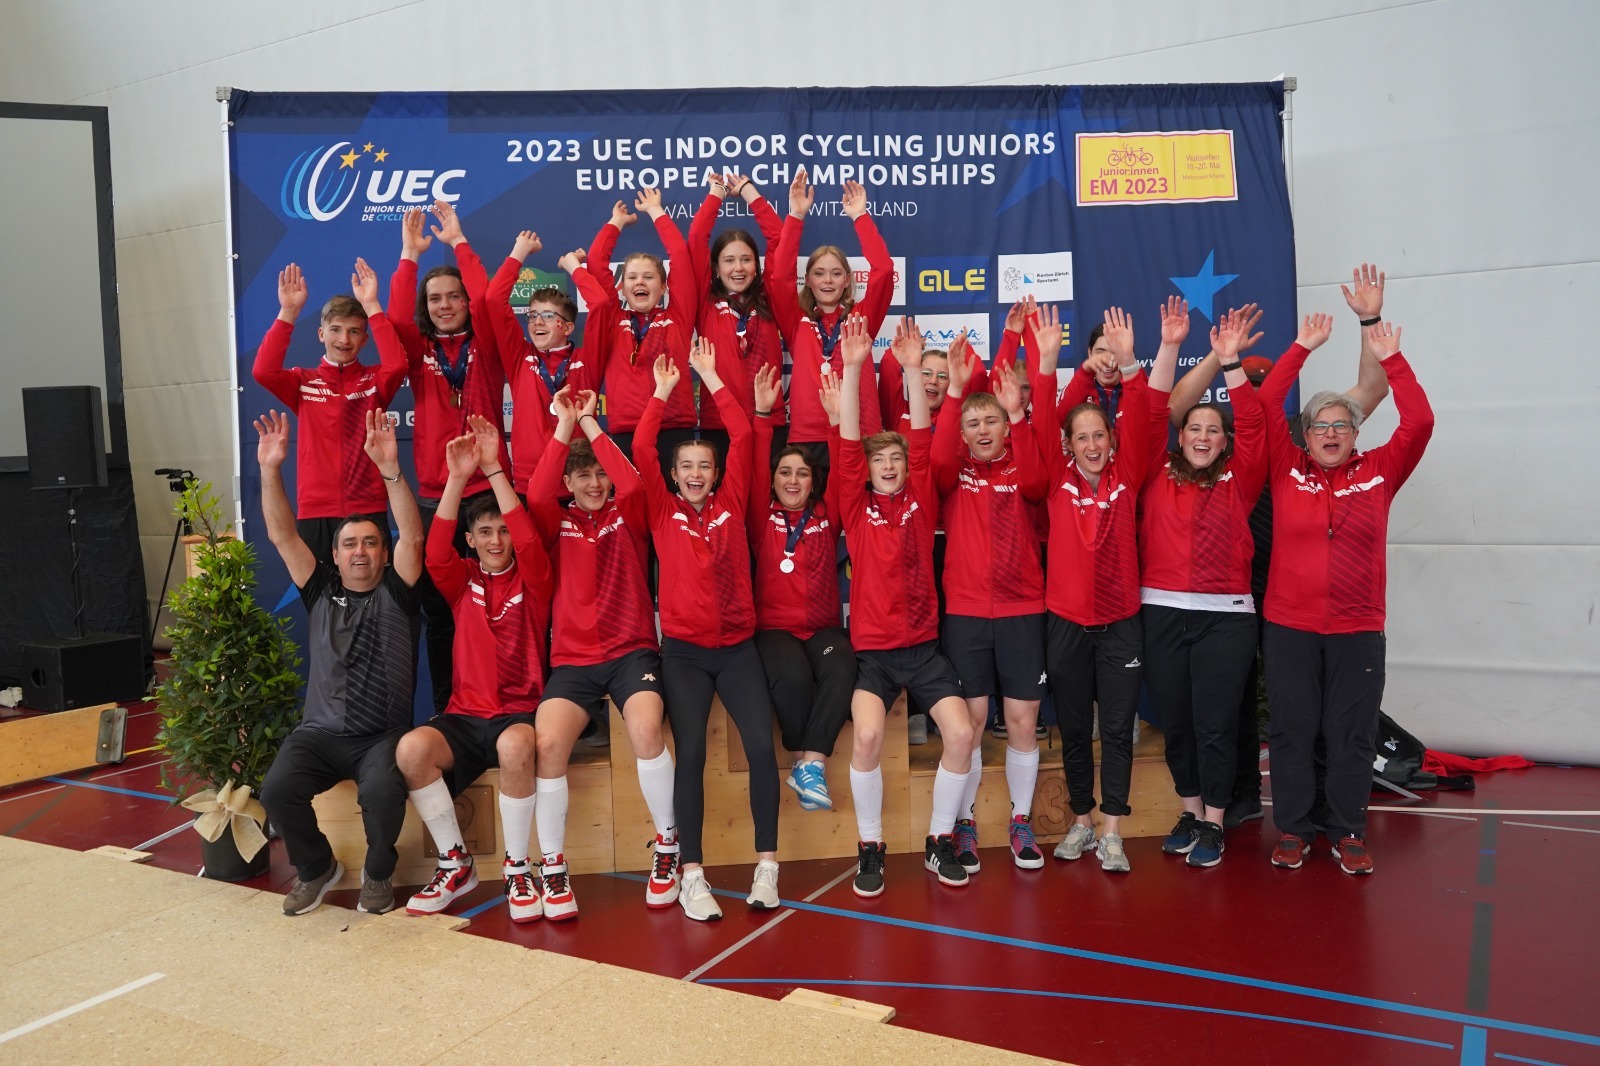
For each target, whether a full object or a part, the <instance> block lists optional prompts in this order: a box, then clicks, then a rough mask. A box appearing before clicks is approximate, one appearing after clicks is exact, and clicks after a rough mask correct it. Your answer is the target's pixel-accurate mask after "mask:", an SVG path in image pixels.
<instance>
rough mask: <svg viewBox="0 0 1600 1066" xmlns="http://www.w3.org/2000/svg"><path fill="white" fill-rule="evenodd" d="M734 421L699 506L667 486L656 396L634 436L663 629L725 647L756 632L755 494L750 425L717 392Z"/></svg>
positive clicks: (691, 640)
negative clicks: (751, 529)
mask: <svg viewBox="0 0 1600 1066" xmlns="http://www.w3.org/2000/svg"><path fill="white" fill-rule="evenodd" d="M711 398H712V401H713V402H714V403H716V405H717V406H718V407H719V408H721V409H722V417H723V420H724V422H725V423H726V424H727V427H728V438H729V439H728V469H727V471H726V472H725V473H724V474H723V475H722V484H721V486H720V487H718V489H717V490H716V491H715V492H713V493H712V494H711V497H710V498H709V499H708V500H706V503H705V506H704V507H703V508H701V509H700V510H699V511H696V510H695V509H694V508H693V507H691V506H689V505H688V504H687V503H684V502H683V498H682V497H681V496H679V495H677V494H676V493H673V492H669V491H668V489H667V483H666V481H665V480H664V479H663V478H662V477H661V463H660V460H659V458H658V457H657V455H656V435H657V434H658V433H659V431H660V429H661V416H662V413H663V412H664V411H665V410H666V406H667V405H666V404H664V403H662V402H661V401H660V400H658V399H656V398H655V397H653V396H652V397H651V398H650V404H649V406H648V407H646V408H645V409H644V417H643V418H642V419H640V421H639V429H638V430H637V432H636V433H635V434H634V438H633V461H634V464H635V465H636V466H637V467H638V468H639V477H640V479H641V480H643V482H644V492H645V498H646V499H647V500H648V501H649V504H650V532H651V535H652V536H653V538H654V539H655V544H656V556H657V557H658V558H659V559H660V560H661V598H660V603H661V632H662V634H663V635H665V636H669V637H672V638H674V639H676V640H684V641H688V642H689V643H691V644H698V645H700V646H701V647H703V648H726V647H731V646H732V645H734V644H737V643H739V642H740V641H742V640H749V639H750V637H751V635H752V634H754V633H755V630H756V612H755V605H754V603H753V602H752V598H751V596H752V594H751V588H750V543H749V540H748V534H747V532H746V529H745V507H746V505H747V504H748V501H749V498H750V476H751V466H752V463H751V452H750V449H751V443H752V442H751V439H750V437H751V431H750V423H749V422H747V421H746V420H745V417H744V410H743V409H742V408H741V407H740V406H739V401H738V400H735V399H734V398H733V397H732V396H731V395H730V394H729V392H728V390H727V389H726V388H721V389H718V390H717V391H716V392H715V393H713V394H712V397H711Z"/></svg>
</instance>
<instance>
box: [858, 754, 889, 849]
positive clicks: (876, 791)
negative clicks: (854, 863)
mask: <svg viewBox="0 0 1600 1066" xmlns="http://www.w3.org/2000/svg"><path fill="white" fill-rule="evenodd" d="M850 796H851V799H852V800H853V801H854V802H855V807H856V833H857V834H858V835H859V836H860V838H861V841H862V843H864V844H870V843H872V842H873V841H878V840H882V839H883V768H882V767H878V766H874V767H873V768H872V769H870V770H857V769H856V768H855V767H854V766H852V767H850Z"/></svg>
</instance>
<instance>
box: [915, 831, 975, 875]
mask: <svg viewBox="0 0 1600 1066" xmlns="http://www.w3.org/2000/svg"><path fill="white" fill-rule="evenodd" d="M922 865H924V866H926V867H927V868H928V869H929V870H930V871H932V872H933V873H935V874H938V875H939V883H940V884H945V885H952V886H954V887H956V888H960V887H962V886H963V885H965V884H966V883H967V869H966V867H964V866H962V865H961V863H960V862H959V861H958V860H957V859H956V838H955V835H954V834H952V833H944V834H942V835H940V836H936V837H929V838H928V840H927V843H926V844H925V845H924V847H923V851H922Z"/></svg>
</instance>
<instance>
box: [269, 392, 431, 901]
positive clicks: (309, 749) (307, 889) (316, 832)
mask: <svg viewBox="0 0 1600 1066" xmlns="http://www.w3.org/2000/svg"><path fill="white" fill-rule="evenodd" d="M255 426H256V432H257V433H259V434H260V435H261V443H260V445H259V446H258V448H257V450H256V457H257V459H258V461H259V462H260V464H261V514H262V517H263V519H264V520H265V522H266V527H267V536H268V538H270V539H271V541H272V545H273V547H275V548H277V549H278V554H279V555H281V556H282V557H283V563H284V566H286V567H287V568H288V570H289V577H290V578H291V579H292V580H293V581H294V583H295V585H296V586H298V587H299V589H300V598H301V600H302V601H304V603H305V605H306V617H307V625H306V630H307V634H308V637H307V642H308V644H309V647H310V653H309V657H310V660H311V666H310V671H309V674H308V676H307V678H306V705H305V717H304V718H303V719H302V720H301V722H300V724H299V725H298V726H296V727H295V730H294V732H292V733H290V734H289V736H288V737H287V738H286V739H285V740H284V742H283V746H282V747H281V748H279V749H278V757H277V758H276V759H275V760H274V761H273V763H272V768H271V769H269V770H268V771H267V778H266V781H265V782H263V784H262V786H261V803H262V805H263V806H264V807H266V809H267V816H268V817H269V818H270V819H271V820H272V824H273V826H274V827H275V828H276V829H277V831H278V834H279V835H280V836H282V837H283V842H284V844H285V846H286V847H287V848H288V851H289V861H290V862H292V863H294V865H295V871H296V874H297V877H296V879H295V882H294V885H293V886H292V887H291V888H290V890H289V894H288V895H287V896H285V897H284V900H283V913H284V914H288V915H295V914H305V913H307V912H308V911H313V910H316V909H317V907H318V906H320V905H321V903H322V897H323V896H325V895H326V894H327V892H328V887H329V886H330V885H332V884H333V883H334V882H336V881H338V880H339V877H340V875H341V874H342V873H343V872H344V871H343V868H342V867H341V866H340V865H339V861H338V860H337V859H335V858H334V857H333V849H332V848H331V847H330V846H329V844H328V838H327V837H325V836H323V834H322V831H321V830H320V829H319V828H317V816H316V812H315V811H313V810H312V807H311V800H312V798H313V797H315V796H316V795H317V794H318V793H319V792H325V791H327V790H328V789H330V788H332V787H333V786H334V785H336V784H338V783H339V782H340V781H344V780H350V779H354V781H355V782H356V795H357V798H358V800H359V802H360V804H361V820H362V822H363V824H364V825H365V827H366V834H367V857H366V862H365V864H364V866H365V868H364V870H363V872H362V879H361V901H360V903H359V904H358V906H357V909H358V910H363V911H368V912H370V913H374V914H381V913H382V912H384V911H387V910H392V909H393V908H394V886H393V883H392V881H391V879H392V878H393V876H394V867H395V863H396V861H397V859H398V856H397V855H396V852H395V846H394V845H395V840H396V839H397V838H398V837H399V836H400V826H401V824H402V823H403V822H404V820H405V805H406V788H405V783H404V782H403V781H402V780H401V779H400V772H399V770H398V769H397V768H396V767H395V761H394V751H395V745H396V744H397V743H398V742H399V739H400V736H401V734H402V733H404V732H405V731H406V730H407V729H410V728H411V701H412V693H413V691H414V689H415V688H416V674H417V635H418V613H417V595H416V584H417V581H418V579H419V578H420V577H421V576H422V547H423V531H422V516H421V514H420V513H419V512H418V510H417V501H416V499H415V498H414V497H413V496H412V495H411V488H410V486H409V485H407V484H406V482H405V479H404V478H403V477H402V476H401V473H400V461H399V458H398V453H397V450H396V446H395V439H394V430H393V428H392V427H391V426H390V424H389V420H388V417H387V416H386V415H385V413H384V412H383V411H370V412H368V413H367V427H366V443H365V449H366V453H367V456H368V458H370V459H371V460H372V462H373V464H374V465H376V466H377V468H378V473H379V474H380V475H381V476H382V477H383V481H384V487H385V488H386V489H387V491H388V494H389V506H390V508H391V509H392V510H393V511H394V519H395V524H396V526H398V528H399V536H398V537H397V538H396V539H395V542H394V558H393V565H392V566H391V565H390V561H391V560H390V558H389V554H388V552H387V551H386V550H385V549H384V536H383V533H384V531H383V530H381V529H379V528H378V526H377V525H376V524H375V523H374V522H372V521H371V520H370V519H369V518H366V517H355V518H350V519H347V520H345V521H344V522H343V523H342V524H341V525H340V526H339V527H338V528H337V529H336V530H335V531H334V537H333V563H334V565H333V566H332V567H330V566H329V565H328V564H327V563H326V562H322V561H319V560H318V559H317V558H316V556H315V555H313V554H312V552H311V549H310V548H308V547H307V546H306V543H305V541H303V540H301V539H300V534H299V532H298V531H297V530H296V528H295V517H294V510H293V508H291V507H290V505H289V497H288V495H287V494H286V493H285V492H284V489H283V477H282V467H283V461H284V458H285V457H286V456H287V455H288V454H289V419H288V416H287V415H281V414H279V413H278V412H276V411H272V412H269V413H268V414H267V415H266V417H264V418H258V419H256V423H255Z"/></svg>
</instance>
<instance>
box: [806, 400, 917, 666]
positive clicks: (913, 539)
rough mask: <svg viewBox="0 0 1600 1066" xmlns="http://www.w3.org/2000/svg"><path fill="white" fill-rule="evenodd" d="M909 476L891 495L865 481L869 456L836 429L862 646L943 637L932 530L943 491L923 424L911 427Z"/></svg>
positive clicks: (857, 641)
mask: <svg viewBox="0 0 1600 1066" xmlns="http://www.w3.org/2000/svg"><path fill="white" fill-rule="evenodd" d="M907 443H908V444H909V445H910V454H909V455H908V456H907V458H908V459H909V460H910V464H909V466H910V477H909V478H908V484H907V485H906V487H905V488H903V489H901V490H900V491H899V492H897V493H895V494H894V495H892V496H884V495H883V494H881V493H878V492H875V491H873V489H872V488H871V486H870V485H868V483H867V455H866V452H865V451H863V450H862V447H861V443H860V442H859V441H852V440H845V439H843V438H842V437H840V436H839V434H838V432H837V430H836V431H835V432H834V434H833V436H832V437H831V438H830V439H829V441H828V448H829V451H830V452H831V459H832V467H833V472H832V474H831V475H830V476H829V478H828V481H829V483H830V485H831V484H832V483H833V482H838V485H839V514H840V516H841V517H842V519H843V521H844V536H845V542H846V543H847V544H848V545H849V546H850V643H851V644H853V645H854V646H855V648H856V650H857V651H885V650H889V649H893V648H909V647H912V646H914V645H917V644H922V643H925V642H926V641H930V640H933V639H935V638H937V637H938V635H939V597H938V595H937V593H936V592H935V591H934V584H933V531H934V528H935V527H936V526H937V525H938V524H939V496H938V492H937V490H936V489H935V488H934V484H933V471H932V469H931V468H930V466H929V463H928V450H929V447H930V442H929V439H928V431H927V430H925V429H916V430H912V431H911V433H910V435H909V437H908V440H907Z"/></svg>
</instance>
